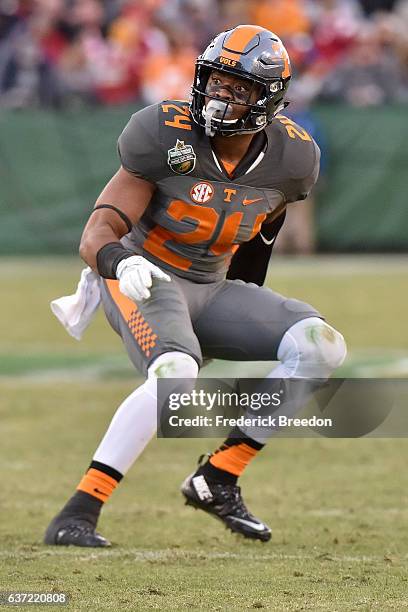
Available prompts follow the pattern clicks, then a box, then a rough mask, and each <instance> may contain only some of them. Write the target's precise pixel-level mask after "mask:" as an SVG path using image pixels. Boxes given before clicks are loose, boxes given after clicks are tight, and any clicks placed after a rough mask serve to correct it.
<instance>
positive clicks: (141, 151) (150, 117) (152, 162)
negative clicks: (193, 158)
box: [118, 104, 166, 183]
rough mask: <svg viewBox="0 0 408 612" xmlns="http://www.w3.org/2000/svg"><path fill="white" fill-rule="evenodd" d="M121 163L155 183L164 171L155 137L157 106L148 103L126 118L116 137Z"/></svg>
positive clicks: (164, 162)
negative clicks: (125, 123) (125, 122)
mask: <svg viewBox="0 0 408 612" xmlns="http://www.w3.org/2000/svg"><path fill="white" fill-rule="evenodd" d="M118 154H119V158H120V161H121V164H122V166H123V167H124V168H125V169H126V170H127V171H128V172H132V174H134V175H135V176H137V177H140V178H142V179H145V180H146V181H149V182H151V183H155V182H156V181H158V180H159V179H160V178H162V177H163V176H164V175H165V174H166V159H165V155H164V153H163V149H162V147H161V146H160V139H159V120H158V106H157V105H156V104H155V105H152V106H148V107H146V108H144V109H142V110H140V111H138V112H137V113H135V114H134V115H132V117H131V118H130V121H129V122H128V124H127V125H126V127H125V129H124V130H123V132H122V133H121V135H120V136H119V139H118Z"/></svg>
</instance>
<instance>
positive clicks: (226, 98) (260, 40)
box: [191, 25, 291, 136]
mask: <svg viewBox="0 0 408 612" xmlns="http://www.w3.org/2000/svg"><path fill="white" fill-rule="evenodd" d="M214 73H215V79H213V78H212V76H213V75H214ZM217 74H218V75H231V76H234V77H239V78H240V79H242V80H243V82H244V83H246V84H247V88H245V87H243V90H245V89H246V92H245V91H242V93H243V94H244V95H237V94H240V93H241V92H239V91H232V90H229V86H228V82H227V83H223V82H222V79H218V81H219V82H218V83H217ZM290 78H291V70H290V61H289V56H288V53H287V51H286V49H285V47H284V46H283V44H282V41H281V40H280V39H279V38H278V36H276V34H274V33H273V32H270V31H269V30H265V28H261V27H259V26H253V25H240V26H237V27H236V28H234V29H232V30H227V31H226V32H221V34H219V35H218V36H217V37H216V38H214V40H213V41H212V42H211V43H210V45H209V46H208V47H207V49H206V50H205V51H204V53H203V54H202V55H200V56H199V57H198V59H197V61H196V70H195V76H194V83H193V87H192V99H191V114H192V116H193V119H194V121H195V122H196V123H198V125H201V126H202V127H204V128H205V130H206V133H207V135H208V136H214V135H215V134H220V135H222V136H233V135H234V134H244V133H246V134H253V133H255V132H259V131H261V130H263V129H264V128H265V127H266V125H268V124H269V123H271V122H272V120H273V118H274V116H275V115H276V113H277V112H279V111H281V110H282V108H284V106H285V103H284V97H285V94H286V91H287V89H288V85H289V81H290ZM245 93H246V95H245ZM239 107H241V108H240V110H241V112H240V113H237V108H238V109H239ZM234 111H235V112H234ZM237 115H239V116H237Z"/></svg>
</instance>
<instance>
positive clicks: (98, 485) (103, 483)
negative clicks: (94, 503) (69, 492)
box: [77, 468, 118, 502]
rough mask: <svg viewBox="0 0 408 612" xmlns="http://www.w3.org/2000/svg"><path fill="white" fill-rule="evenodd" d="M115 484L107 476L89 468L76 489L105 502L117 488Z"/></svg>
mask: <svg viewBox="0 0 408 612" xmlns="http://www.w3.org/2000/svg"><path fill="white" fill-rule="evenodd" d="M117 484H118V483H117V481H116V480H115V479H114V478H112V477H111V476H108V474H105V473H104V472H100V471H99V470H95V468H91V469H90V470H88V471H87V473H86V474H85V476H84V477H83V478H82V480H81V482H80V483H79V485H78V486H77V489H78V490H79V491H84V492H85V493H89V495H92V496H93V497H97V498H98V499H100V500H101V501H103V502H106V501H107V500H108V499H109V497H110V496H111V495H112V493H113V491H114V490H115V488H116V487H117Z"/></svg>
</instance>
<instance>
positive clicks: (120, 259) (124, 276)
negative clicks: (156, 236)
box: [79, 168, 170, 302]
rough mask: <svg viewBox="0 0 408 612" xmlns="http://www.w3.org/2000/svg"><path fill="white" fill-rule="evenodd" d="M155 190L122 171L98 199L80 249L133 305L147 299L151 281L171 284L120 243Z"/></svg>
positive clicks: (168, 278) (94, 268) (137, 219)
mask: <svg viewBox="0 0 408 612" xmlns="http://www.w3.org/2000/svg"><path fill="white" fill-rule="evenodd" d="M154 189H155V188H154V185H153V184H152V183H150V182H149V181H146V180H144V179H142V178H140V177H136V176H134V175H132V174H131V173H130V172H128V171H127V170H125V169H124V168H121V169H120V170H119V171H118V172H117V173H116V174H115V176H113V178H112V179H111V180H110V181H109V183H108V184H107V185H106V187H105V188H104V190H103V191H102V193H101V195H100V196H99V198H98V199H97V201H96V204H95V208H94V211H93V213H92V214H91V216H90V218H89V221H88V223H87V224H86V226H85V229H84V232H83V234H82V239H81V244H80V247H79V252H80V255H81V257H82V258H83V259H84V261H85V262H86V263H87V264H88V265H89V266H91V268H92V269H93V270H95V271H96V272H98V273H99V274H100V275H101V276H102V277H104V278H111V279H118V280H119V289H120V291H121V292H122V293H123V294H124V295H126V296H127V297H128V298H129V299H131V300H133V301H136V302H137V301H140V300H143V299H147V298H149V297H150V287H151V286H152V284H153V277H154V278H157V279H159V280H164V281H170V277H169V276H168V275H167V274H166V273H165V272H163V271H162V270H160V268H158V267H157V266H155V265H154V264H152V263H151V262H150V261H147V259H145V258H144V257H142V256H140V255H135V254H134V253H133V252H132V251H131V250H129V249H126V248H125V247H124V246H123V245H122V244H121V242H120V238H122V236H124V235H125V234H127V233H128V232H129V231H130V230H131V228H132V225H134V224H135V223H137V222H138V221H139V219H140V217H141V216H142V215H143V213H144V211H145V210H146V208H147V206H148V205H149V202H150V200H151V197H152V195H153V192H154ZM101 206H102V207H103V208H100V207H101ZM98 207H99V208H98Z"/></svg>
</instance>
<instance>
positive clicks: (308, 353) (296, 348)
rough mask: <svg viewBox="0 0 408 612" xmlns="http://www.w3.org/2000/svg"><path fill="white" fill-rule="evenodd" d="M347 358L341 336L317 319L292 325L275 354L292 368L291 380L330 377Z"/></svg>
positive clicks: (312, 318) (309, 319)
mask: <svg viewBox="0 0 408 612" xmlns="http://www.w3.org/2000/svg"><path fill="white" fill-rule="evenodd" d="M346 354H347V348H346V343H345V340H344V338H343V336H342V335H341V334H340V332H338V331H337V330H336V329H334V327H331V325H329V324H328V323H326V322H325V321H323V320H322V319H319V318H318V317H310V318H307V319H303V320H302V321H298V322H297V323H295V324H294V325H292V327H290V328H289V329H288V331H287V332H286V334H285V335H284V337H283V339H282V342H281V344H280V346H279V350H278V358H279V359H280V360H281V361H282V362H283V363H288V364H290V365H291V366H292V370H293V373H292V375H293V376H311V377H312V376H314V377H326V376H329V375H330V374H331V373H332V372H333V371H334V370H335V369H336V368H338V367H339V366H340V365H341V364H342V363H343V361H344V359H345V357H346Z"/></svg>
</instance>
